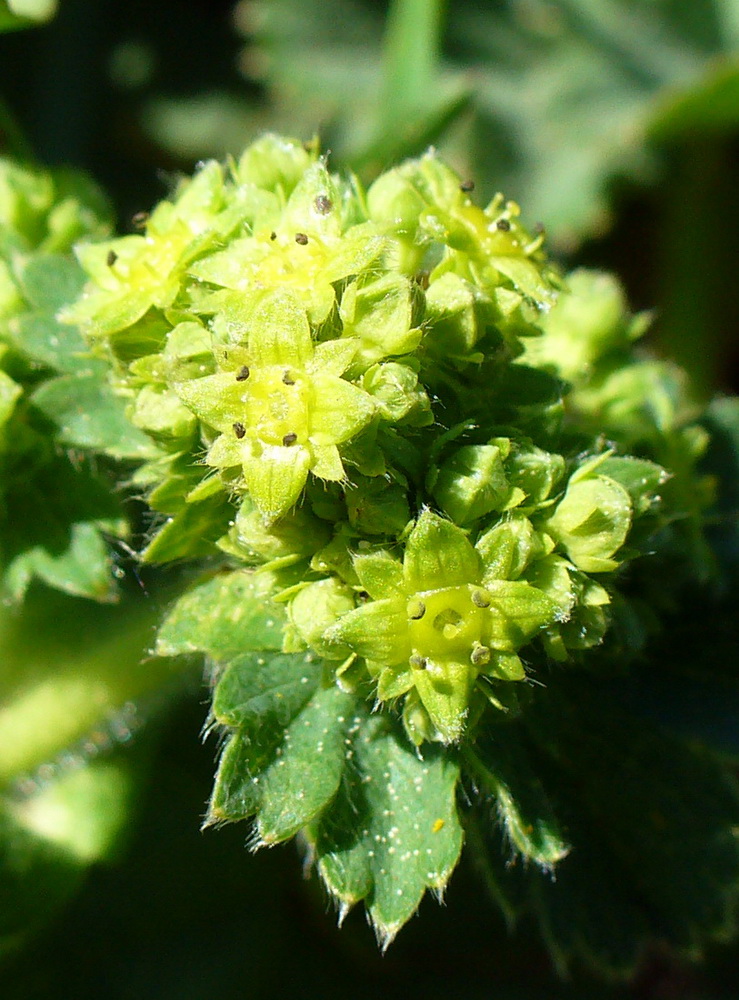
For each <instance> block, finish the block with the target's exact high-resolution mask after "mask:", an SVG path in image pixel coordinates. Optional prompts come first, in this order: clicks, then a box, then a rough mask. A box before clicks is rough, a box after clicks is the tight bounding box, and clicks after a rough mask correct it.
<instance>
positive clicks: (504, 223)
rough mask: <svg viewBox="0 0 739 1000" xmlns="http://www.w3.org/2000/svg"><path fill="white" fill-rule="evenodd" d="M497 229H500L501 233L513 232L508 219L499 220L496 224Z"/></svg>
mask: <svg viewBox="0 0 739 1000" xmlns="http://www.w3.org/2000/svg"><path fill="white" fill-rule="evenodd" d="M495 227H496V229H499V230H500V231H501V233H508V232H510V230H511V224H510V222H509V221H508V219H498V221H497V222H496V223H495Z"/></svg>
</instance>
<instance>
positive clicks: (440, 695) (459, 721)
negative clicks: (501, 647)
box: [415, 660, 477, 743]
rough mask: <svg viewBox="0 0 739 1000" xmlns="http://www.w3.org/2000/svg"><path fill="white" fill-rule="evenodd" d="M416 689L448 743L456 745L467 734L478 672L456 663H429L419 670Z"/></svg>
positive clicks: (416, 675) (444, 661)
mask: <svg viewBox="0 0 739 1000" xmlns="http://www.w3.org/2000/svg"><path fill="white" fill-rule="evenodd" d="M415 678H416V690H417V691H418V693H419V695H420V696H421V701H422V702H423V705H424V707H425V709H426V711H427V712H428V713H429V716H430V717H431V721H432V722H433V723H434V725H435V726H436V728H437V729H438V730H439V733H440V734H441V737H442V739H443V741H444V742H445V743H454V742H455V740H458V739H459V737H460V736H461V735H462V733H463V731H464V720H465V718H466V717H467V712H468V711H469V702H470V696H471V695H472V688H473V685H474V683H475V680H476V678H477V670H476V669H475V668H474V667H473V666H471V665H470V664H469V663H459V662H457V661H456V660H438V661H433V662H428V663H427V665H426V668H425V669H423V670H416V671H415Z"/></svg>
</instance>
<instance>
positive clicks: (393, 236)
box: [58, 135, 739, 975]
mask: <svg viewBox="0 0 739 1000" xmlns="http://www.w3.org/2000/svg"><path fill="white" fill-rule="evenodd" d="M541 242H542V241H541V237H539V236H535V235H533V234H531V233H530V232H529V231H528V230H527V229H526V228H525V227H524V226H523V224H522V223H521V222H520V221H519V210H518V206H516V205H514V204H512V203H510V202H508V203H506V202H505V201H504V200H503V199H502V197H500V196H497V197H496V198H494V199H493V201H492V202H491V203H490V204H489V205H488V206H487V207H486V208H485V209H481V208H479V207H477V206H476V205H475V204H474V202H473V200H472V198H471V197H470V195H469V191H468V190H467V185H465V184H463V183H462V182H461V179H460V178H459V177H458V176H456V175H455V174H454V173H453V172H452V171H451V170H449V169H448V168H447V167H446V166H444V164H443V163H442V162H441V161H440V160H439V159H438V158H437V157H436V156H434V155H433V154H432V153H429V154H427V155H425V156H424V157H422V158H421V159H419V160H415V161H408V162H406V163H403V164H401V165H400V166H399V167H396V168H395V169H393V170H391V171H389V172H388V173H386V174H383V175H382V176H380V177H379V178H378V179H377V180H376V181H375V182H374V183H373V184H372V186H371V187H370V188H369V190H368V191H366V192H365V191H364V190H363V189H362V188H361V186H360V185H359V182H358V181H356V179H354V178H350V179H348V180H345V179H343V178H342V177H340V176H339V175H335V174H331V173H329V171H328V169H327V165H326V162H325V160H324V159H322V158H321V157H320V156H319V155H318V153H317V150H316V149H315V147H314V146H313V145H309V146H308V147H304V146H303V145H301V144H299V143H297V142H294V141H291V140H285V139H282V138H280V137H277V136H274V135H267V136H265V137H263V138H262V139H260V140H258V141H257V142H256V143H254V144H253V145H252V146H251V147H249V148H248V149H247V150H246V151H245V153H244V154H243V155H242V156H241V157H240V159H239V160H238V161H234V162H233V163H231V164H230V165H229V166H228V167H227V168H222V167H220V166H219V165H217V164H215V163H207V164H205V165H203V166H202V167H201V169H200V170H199V172H198V173H197V174H196V175H195V177H194V178H193V179H192V180H190V181H187V180H185V181H182V182H180V184H179V185H178V187H177V188H176V189H175V190H174V191H173V193H172V195H171V198H170V199H168V200H166V201H163V202H161V203H160V205H159V206H158V207H157V208H156V209H155V210H154V212H153V213H152V215H151V216H150V218H149V221H148V223H147V224H146V233H145V234H143V235H134V236H125V237H121V238H117V239H113V240H110V241H106V242H102V243H98V244H85V245H83V246H82V247H81V248H80V250H79V251H78V257H79V259H80V261H81V263H82V265H83V267H84V268H85V270H86V272H87V274H88V277H89V279H90V280H89V282H88V284H87V285H86V286H85V289H84V291H83V293H82V295H81V296H80V297H79V298H78V300H77V301H76V303H74V304H73V305H71V306H64V307H63V308H62V311H61V313H60V314H58V315H60V316H61V319H62V320H63V321H64V322H65V323H73V324H79V325H80V326H81V327H82V328H83V330H84V331H85V333H86V334H87V335H88V337H89V338H90V340H91V342H92V343H93V344H97V345H99V351H100V355H101V357H102V356H105V357H107V358H108V359H109V361H110V385H111V386H112V389H113V392H114V393H115V395H116V396H117V397H118V398H120V399H122V400H124V401H125V405H126V411H125V414H126V416H127V418H128V420H129V421H130V422H131V424H132V425H133V426H134V427H136V428H138V432H139V433H141V434H142V436H143V437H144V440H146V441H147V448H148V449H149V450H148V452H147V451H146V450H145V449H144V450H143V451H142V453H141V454H140V456H139V457H140V459H142V461H141V462H140V464H139V467H138V469H137V471H136V472H135V473H134V476H133V479H134V481H135V482H137V483H138V484H140V486H142V487H143V488H144V489H146V490H147V491H148V500H149V503H150V505H151V507H152V508H153V509H154V510H159V511H161V512H162V513H163V514H164V515H166V516H167V520H166V521H164V522H163V523H162V524H159V525H155V527H154V533H153V535H152V536H151V537H150V538H149V540H148V543H147V545H146V548H145V549H144V552H143V558H144V560H145V561H148V562H153V563H155V562H168V561H172V560H175V559H177V560H179V559H190V560H193V559H200V558H202V557H203V556H209V557H210V558H211V559H212V560H215V567H214V571H211V572H210V573H209V574H208V575H206V576H205V577H203V578H201V579H199V580H198V581H196V582H195V583H193V584H191V585H190V587H189V588H188V589H187V590H186V591H185V592H184V593H183V595H182V596H181V597H180V598H179V599H178V601H177V603H176V604H175V606H174V607H173V608H172V609H171V611H170V612H169V614H168V616H167V617H166V620H165V622H164V624H163V625H162V626H161V627H160V630H159V634H158V639H157V646H156V651H157V652H158V653H159V654H160V655H172V654H175V655H176V654H182V653H196V652H201V653H204V654H205V655H206V657H207V659H208V661H209V663H210V676H211V678H212V684H213V706H212V718H211V725H212V726H213V727H215V728H217V729H218V730H219V731H220V732H222V733H223V734H224V743H223V750H222V753H221V757H220V761H219V766H218V772H217V776H216V781H215V786H214V790H213V794H212V798H211V802H210V806H209V810H208V814H207V817H206V823H209V824H213V823H215V824H220V823H223V822H232V821H239V820H249V821H251V822H252V823H253V834H252V840H251V842H252V844H253V845H254V846H260V845H263V844H275V843H278V842H281V841H284V840H287V839H290V838H291V837H293V836H295V835H300V837H301V839H302V841H303V842H304V843H305V844H306V845H307V850H308V858H309V860H310V862H311V863H312V864H313V865H315V867H316V870H317V871H318V873H319V875H320V877H321V879H322V880H323V882H324V884H325V886H326V887H327V889H328V891H329V893H330V895H331V896H332V897H334V898H335V899H336V901H337V903H338V905H339V908H340V913H341V914H342V915H343V914H344V912H346V910H348V909H349V908H350V907H351V906H353V905H354V904H356V903H359V902H360V901H364V903H365V905H366V908H367V912H368V914H369V918H370V920H371V922H372V924H373V926H374V927H375V930H376V932H377V935H378V939H379V940H380V942H381V943H382V944H383V945H386V944H387V943H389V942H390V941H391V940H392V938H393V937H394V936H395V934H396V933H397V932H398V930H399V929H400V928H401V927H402V926H403V924H404V923H405V922H406V921H407V920H408V918H409V917H410V916H411V915H412V914H413V912H414V911H415V909H416V908H417V906H418V904H419V901H420V899H421V897H422V896H423V894H424V892H425V890H426V888H432V889H434V890H436V891H440V890H443V888H444V886H445V885H446V882H447V880H448V878H449V876H450V874H451V872H452V870H453V868H454V866H455V864H456V861H457V858H458V855H459V851H460V848H461V843H462V830H463V829H464V828H465V827H467V828H468V829H470V830H474V831H477V832H476V833H473V835H472V837H471V843H472V846H473V849H475V850H478V851H480V850H482V851H486V852H488V857H487V860H486V861H485V862H484V863H485V865H486V868H487V872H488V880H489V881H490V883H491V884H493V885H496V886H497V888H496V890H495V892H496V895H497V896H498V899H499V901H500V903H501V905H502V907H503V909H504V912H505V913H506V914H507V915H508V916H509V917H511V916H512V915H513V914H514V913H517V912H518V911H519V910H521V909H528V910H530V911H531V912H534V913H535V914H537V915H538V917H539V919H540V922H541V926H542V930H543V933H544V935H545V937H546V938H547V940H548V941H549V944H550V946H551V948H552V951H553V954H554V955H555V957H556V959H557V961H558V962H560V964H561V965H562V967H563V968H564V967H565V966H566V965H567V963H568V962H569V961H570V960H571V959H573V958H579V959H581V960H585V961H586V962H588V963H590V964H592V965H594V966H596V967H598V968H600V969H602V970H604V971H606V972H609V973H613V974H619V975H622V974H624V973H626V972H628V971H629V970H630V969H631V968H633V965H634V963H635V962H636V961H637V960H638V958H639V955H640V954H641V951H642V948H643V947H644V943H645V942H646V941H648V940H650V939H653V938H658V937H661V938H663V939H665V940H667V941H669V943H670V944H671V945H672V946H673V947H674V948H676V949H682V950H684V951H686V952H688V953H691V954H692V953H694V952H695V951H696V950H697V949H699V948H700V947H701V946H702V942H703V941H704V940H706V939H708V938H711V937H715V936H722V935H724V934H726V933H727V932H728V930H729V928H730V926H731V912H732V908H733V906H734V904H735V899H736V888H737V879H736V877H735V873H736V871H739V850H738V849H737V845H736V840H735V837H734V835H733V834H732V833H731V829H732V826H733V825H735V822H736V815H737V808H739V799H737V796H736V792H735V790H734V788H733V785H732V784H731V781H730V780H729V779H728V777H727V775H726V774H725V773H724V771H723V770H722V766H721V764H720V763H718V762H717V760H716V759H715V758H714V757H712V756H711V755H710V754H709V753H708V752H704V751H696V750H693V749H690V750H688V749H686V748H685V747H683V746H682V745H681V744H680V742H679V740H678V739H677V738H676V737H673V736H670V735H666V734H663V733H661V732H659V731H657V730H655V729H654V728H650V727H649V726H648V725H647V726H645V724H644V722H643V721H642V720H641V719H640V718H638V714H637V717H636V719H635V717H634V715H630V714H629V713H628V712H622V710H621V709H619V708H617V706H616V703H615V702H612V701H609V699H608V697H604V696H603V695H602V694H601V693H600V692H602V691H603V689H604V686H606V685H608V684H611V685H615V688H614V690H616V691H618V690H620V689H619V684H623V681H622V680H618V678H619V677H621V675H625V674H628V672H629V670H630V669H631V670H632V671H634V669H635V668H634V666H633V665H634V663H635V662H636V661H637V659H638V657H639V656H640V655H641V654H642V653H643V650H644V649H645V648H646V647H647V644H648V643H649V642H650V641H652V642H654V641H655V640H654V639H653V638H651V637H653V636H656V635H658V634H659V631H660V622H659V614H660V613H662V614H665V613H667V611H668V610H669V609H670V608H671V607H672V606H674V604H675V602H676V601H677V600H679V595H680V593H681V588H682V587H684V586H685V585H686V584H687V583H689V582H690V581H695V580H703V579H705V578H707V577H708V576H710V575H711V574H713V573H715V570H716V566H715V564H714V562H713V559H712V556H711V550H710V544H709V541H708V538H707V535H706V525H707V514H708V511H709V509H710V508H711V505H712V504H714V502H715V499H714V498H715V490H714V482H713V480H712V479H711V478H710V476H708V475H706V473H704V472H703V471H702V469H701V467H700V463H701V461H702V457H703V456H704V454H705V452H706V449H707V447H708V446H709V442H710V438H709V435H708V434H707V432H706V431H705V430H704V429H703V428H702V427H701V426H700V425H699V423H698V422H697V421H698V418H699V416H700V411H699V409H698V408H697V407H695V405H694V404H693V403H692V402H691V401H690V399H689V396H688V394H687V391H686V384H685V380H684V378H683V376H682V374H681V373H680V372H679V370H678V369H677V368H676V367H674V366H670V365H668V364H666V363H663V362H657V361H654V360H651V359H649V358H648V357H644V356H642V355H640V354H638V353H637V352H636V350H635V347H634V344H635V341H636V340H637V339H638V337H639V336H640V335H641V334H642V333H643V332H644V330H645V328H646V318H645V317H642V316H637V317H633V316H631V315H630V314H629V312H628V309H627V306H626V303H625V301H624V296H623V293H622V292H621V289H620V287H619V286H618V284H617V283H616V282H615V280H614V279H612V278H610V277H609V276H605V275H600V274H595V273H591V272H585V271H581V272H576V273H574V274H573V275H571V276H569V277H563V276H561V275H560V274H558V273H557V271H556V270H555V269H554V268H553V266H552V265H551V264H550V262H549V261H548V260H547V258H546V256H545V255H544V253H543V251H542V249H541ZM62 412H63V411H62ZM70 424H73V421H71V420H70ZM67 426H68V424H66V423H65V424H64V425H63V427H64V428H66V427H67ZM63 432H64V431H63ZM100 444H101V446H102V450H103V451H105V450H107V451H108V453H109V454H110V455H111V457H120V454H116V453H115V452H114V451H113V449H112V448H110V447H107V448H106V446H105V443H104V442H102V441H101V442H100ZM126 457H128V458H131V457H133V455H131V454H129V455H126ZM634 676H636V677H638V676H639V670H638V669H637V670H636V671H635V673H634ZM534 682H535V683H534ZM618 697H621V695H618ZM372 699H374V700H375V711H374V712H372V713H370V712H369V710H368V709H369V704H370V703H371V700H372ZM604 706H610V707H604ZM674 724H675V725H676V726H677V729H679V728H680V722H679V719H678V718H677V717H676V718H675V720H674ZM671 762H674V765H675V767H676V768H677V769H678V772H679V773H680V774H681V775H682V777H680V778H679V779H678V780H677V781H676V783H675V787H674V788H673V789H671V788H670V786H669V781H668V780H667V778H666V775H667V770H668V769H669V767H670V766H671ZM462 789H464V790H465V794H462ZM697 802H700V803H701V806H700V808H699V809H698V810H697V811H698V813H699V814H700V815H699V817H697V818H695V820H691V821H690V822H689V821H688V816H691V815H692V813H693V810H694V809H696V805H695V804H696V803H697ZM673 816H675V817H677V819H676V820H675V821H674V822H673V819H672V817H673ZM644 817H646V819H644ZM680 817H682V819H680ZM591 822H592V823H593V824H594V829H595V830H597V831H599V833H598V834H597V835H596V834H595V833H594V832H593V831H592V830H591V828H590V823H591ZM645 823H646V826H645ZM691 824H692V825H691ZM687 830H690V831H692V832H690V835H689V836H688V834H687V833H686V832H685V831H687ZM683 833H685V839H682V838H683ZM501 838H503V841H504V842H505V843H507V845H508V847H507V850H509V851H512V852H513V856H514V857H516V858H520V860H521V864H520V866H519V867H518V869H517V870H516V871H515V872H513V873H506V872H505V870H504V868H503V866H504V864H505V857H506V856H505V850H506V848H505V847H504V846H503V845H502V843H501ZM599 838H601V839H602V842H601V841H600V840H599ZM703 842H706V843H709V842H710V844H711V845H712V846H711V850H710V852H709V853H708V854H707V855H706V857H705V861H704V863H702V864H701V865H700V866H695V865H694V866H692V868H690V870H689V871H688V868H689V867H690V866H688V865H687V862H686V857H687V854H688V853H690V852H691V851H693V852H694V851H696V850H697V845H698V844H699V843H703ZM496 845H497V846H496ZM611 855H612V857H611ZM642 856H649V858H650V859H651V860H650V861H649V865H648V868H649V871H650V874H648V876H647V878H646V881H645V878H644V876H643V875H642V868H643V866H642V864H641V858H642ZM608 859H610V860H608ZM552 871H555V872H556V873H557V881H556V882H551V881H550V876H551V873H552ZM560 872H562V878H561V879H560ZM614 872H618V873H619V875H618V877H616V875H614ZM598 873H601V874H602V880H603V885H604V886H605V888H604V889H603V890H602V891H603V892H604V894H605V896H606V898H607V902H606V903H605V904H603V903H601V902H598V900H596V899H595V896H594V890H593V886H594V885H596V884H598V883H597V879H598V877H600V875H599V874H598ZM720 873H723V875H721V874H720ZM642 897H646V898H647V899H648V900H649V907H650V909H649V914H650V915H649V916H645V915H644V913H642V908H641V904H639V903H638V902H637V901H638V900H639V899H641V898H642ZM699 901H700V904H701V905H700V907H699V905H698V904H699ZM603 905H604V906H606V908H607V909H608V910H609V912H611V913H612V914H613V916H612V919H613V921H614V922H615V926H619V925H620V923H623V927H622V928H621V930H620V934H619V937H618V938H613V939H611V937H609V934H608V933H605V931H604V924H603V920H602V919H601V918H599V917H598V916H597V913H596V910H597V908H598V907H601V906H603ZM563 913H567V914H568V916H567V918H564V917H563V916H562V914H563ZM616 915H618V916H616ZM563 923H564V925H565V926H564V927H563ZM609 926H610V925H609ZM609 933H610V932H609Z"/></svg>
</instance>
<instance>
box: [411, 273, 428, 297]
mask: <svg viewBox="0 0 739 1000" xmlns="http://www.w3.org/2000/svg"><path fill="white" fill-rule="evenodd" d="M413 280H414V281H415V283H416V284H417V285H418V286H419V287H420V288H422V289H423V290H424V292H425V291H426V289H427V288H428V287H429V272H428V271H416V273H415V274H414V275H413Z"/></svg>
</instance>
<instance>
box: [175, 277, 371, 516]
mask: <svg viewBox="0 0 739 1000" xmlns="http://www.w3.org/2000/svg"><path fill="white" fill-rule="evenodd" d="M250 331H251V332H250V336H249V338H248V343H247V344H245V345H233V346H231V345H229V347H228V348H224V349H223V350H222V358H221V367H222V370H220V371H218V372H216V373H215V374H214V375H206V376H205V377H203V378H196V379H188V380H186V381H182V382H177V383H175V386H174V388H175V391H176V392H177V394H178V396H179V397H180V399H181V400H182V401H183V402H184V403H185V405H186V406H187V407H189V409H190V410H192V412H193V413H195V414H196V416H198V417H199V418H200V419H201V420H202V421H204V422H205V423H206V424H208V425H209V426H210V427H212V428H214V429H215V430H216V431H220V432H221V433H220V435H219V436H218V437H216V439H215V440H214V442H213V444H212V446H211V448H210V450H209V452H208V455H207V456H206V462H207V463H208V464H209V465H212V466H214V467H215V468H219V469H227V468H234V467H237V466H240V467H241V469H242V473H243V479H244V484H245V486H246V488H247V490H248V491H249V493H250V495H251V497H252V500H253V501H254V503H255V505H256V506H257V508H258V509H259V511H260V513H261V514H262V516H263V517H265V518H266V519H267V520H268V521H274V520H276V519H277V518H279V517H281V516H282V515H283V514H285V513H286V512H287V511H288V510H289V509H290V508H291V507H292V506H293V504H294V503H295V502H296V500H297V499H298V498H299V496H300V494H301V491H302V489H303V487H304V486H305V482H306V480H307V478H308V474H309V473H313V475H315V476H317V477H318V478H319V479H326V480H332V481H340V480H342V479H343V478H344V466H343V464H342V461H341V456H340V454H339V449H338V445H340V444H342V443H343V442H345V441H348V440H350V439H351V438H352V437H354V435H356V434H357V433H358V432H359V431H360V430H361V429H362V428H363V427H364V426H365V425H366V424H367V423H368V422H369V421H370V420H371V419H372V417H373V415H374V413H375V403H374V401H373V399H372V397H371V396H370V395H369V394H368V393H366V392H365V391H364V390H363V389H360V388H359V387H358V386H356V385H353V384H352V383H351V382H348V381H346V380H345V379H343V378H341V375H342V373H343V372H344V371H345V370H346V368H347V367H348V365H349V364H350V362H351V360H352V357H353V355H354V351H355V349H356V345H355V343H353V342H352V341H351V340H346V339H342V340H329V341H326V342H324V343H322V344H314V343H313V341H312V340H311V335H310V327H309V325H308V319H307V316H306V313H305V309H304V308H303V307H302V306H301V304H300V303H299V302H298V301H297V300H296V298H295V297H294V296H293V295H290V294H289V293H287V292H284V291H282V292H279V291H278V292H274V293H272V294H271V295H269V296H267V297H265V298H264V299H263V300H262V302H260V303H259V304H258V305H257V307H256V308H255V310H254V312H253V316H252V322H251V323H250Z"/></svg>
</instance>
